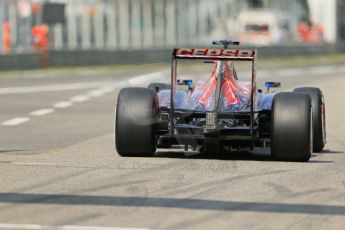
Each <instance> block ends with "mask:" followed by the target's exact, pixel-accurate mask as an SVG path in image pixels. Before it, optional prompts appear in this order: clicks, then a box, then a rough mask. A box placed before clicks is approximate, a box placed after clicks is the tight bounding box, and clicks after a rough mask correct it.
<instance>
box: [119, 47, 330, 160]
mask: <svg viewBox="0 0 345 230" xmlns="http://www.w3.org/2000/svg"><path fill="white" fill-rule="evenodd" d="M213 44H214V45H222V46H223V47H222V48H175V49H173V53H172V62H171V63H172V64H171V84H164V83H152V84H150V85H149V86H148V87H147V88H138V87H130V88H123V89H121V91H120V93H119V95H118V100H117V107H116V121H115V144H116V149H117V152H118V154H119V155H121V156H128V157H131V156H153V155H154V154H155V151H156V148H157V147H165V148H167V147H170V146H172V145H183V146H185V151H188V150H189V149H192V150H194V151H200V152H207V153H215V152H229V153H230V152H232V151H239V150H243V149H246V148H249V149H254V147H270V148H271V155H272V158H273V159H275V160H285V161H308V160H309V159H310V157H311V153H312V152H313V151H314V152H320V151H322V149H323V148H324V145H325V143H326V125H325V102H324V97H323V94H322V92H321V90H320V89H318V88H313V87H303V88H297V89H295V90H294V91H293V92H280V93H275V92H270V90H269V88H272V87H279V86H280V83H279V82H266V84H265V86H266V87H267V88H268V90H267V92H263V91H262V90H260V89H257V83H256V67H255V65H256V59H257V51H256V50H245V49H236V48H229V47H230V46H234V45H238V44H239V42H232V41H228V40H222V41H216V42H213ZM181 59H185V60H189V59H191V60H193V61H194V60H203V61H204V62H208V63H210V62H211V63H214V68H213V71H212V72H211V73H210V74H209V75H208V76H209V77H208V79H207V80H206V81H196V82H195V83H193V81H192V80H180V79H178V78H177V73H178V72H177V61H178V60H181ZM235 62H236V63H237V62H249V64H250V65H251V81H248V82H245V81H241V80H239V79H238V76H237V73H236V70H235V67H234V63H235Z"/></svg>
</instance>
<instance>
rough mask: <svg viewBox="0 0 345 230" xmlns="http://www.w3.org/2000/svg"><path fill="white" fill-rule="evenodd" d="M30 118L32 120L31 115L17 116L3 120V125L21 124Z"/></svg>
mask: <svg viewBox="0 0 345 230" xmlns="http://www.w3.org/2000/svg"><path fill="white" fill-rule="evenodd" d="M29 120H30V118H29V117H17V118H14V119H11V120H8V121H5V122H3V123H2V125H4V126H16V125H20V124H22V123H24V122H27V121H29Z"/></svg>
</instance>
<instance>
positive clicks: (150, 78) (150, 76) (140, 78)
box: [128, 72, 164, 85]
mask: <svg viewBox="0 0 345 230" xmlns="http://www.w3.org/2000/svg"><path fill="white" fill-rule="evenodd" d="M162 78H164V75H163V73H162V72H157V73H149V74H144V75H140V76H137V77H133V78H131V79H129V80H128V82H129V84H131V85H136V84H142V83H145V82H148V81H153V80H156V79H162Z"/></svg>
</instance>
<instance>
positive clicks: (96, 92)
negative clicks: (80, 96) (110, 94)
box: [88, 89, 104, 97]
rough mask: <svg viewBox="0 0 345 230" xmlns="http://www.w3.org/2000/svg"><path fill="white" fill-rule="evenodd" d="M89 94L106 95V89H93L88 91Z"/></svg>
mask: <svg viewBox="0 0 345 230" xmlns="http://www.w3.org/2000/svg"><path fill="white" fill-rule="evenodd" d="M88 95H89V96H90V97H101V96H103V95H104V91H102V90H100V89H95V90H91V91H89V92H88Z"/></svg>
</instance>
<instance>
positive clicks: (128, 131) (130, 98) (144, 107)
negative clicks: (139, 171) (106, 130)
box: [115, 88, 158, 157]
mask: <svg viewBox="0 0 345 230" xmlns="http://www.w3.org/2000/svg"><path fill="white" fill-rule="evenodd" d="M157 108H158V99H157V94H156V93H155V92H154V91H153V90H151V89H147V88H124V89H122V90H121V91H120V93H119V96H118V100H117V107H116V118H115V146H116V150H117V152H118V154H119V155H121V156H127V157H146V156H153V155H154V153H155V151H156V136H155V123H156V119H155V117H156V110H157Z"/></svg>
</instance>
